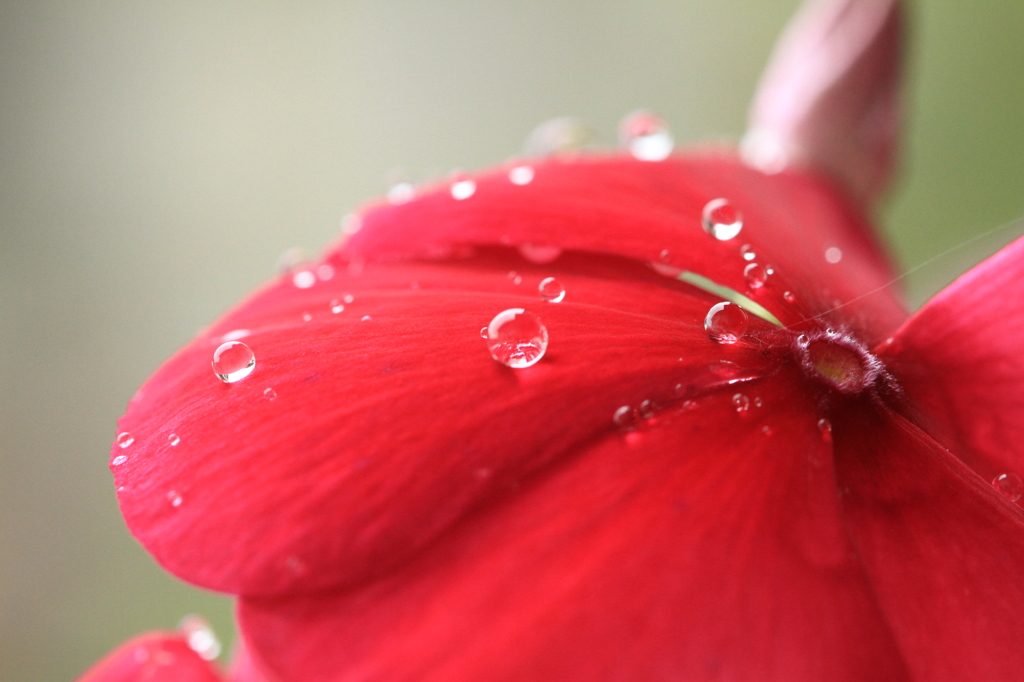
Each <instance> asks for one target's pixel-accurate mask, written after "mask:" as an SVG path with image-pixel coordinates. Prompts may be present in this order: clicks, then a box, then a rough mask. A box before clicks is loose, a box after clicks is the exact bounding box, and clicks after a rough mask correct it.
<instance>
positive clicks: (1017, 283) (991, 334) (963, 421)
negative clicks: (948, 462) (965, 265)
mask: <svg viewBox="0 0 1024 682" xmlns="http://www.w3.org/2000/svg"><path fill="white" fill-rule="evenodd" d="M1022 294H1024V240H1018V241H1016V242H1014V243H1013V244H1011V245H1010V246H1008V247H1006V248H1005V249H1003V250H1002V251H1001V252H999V253H998V254H996V255H995V256H993V257H992V258H990V259H989V260H987V261H986V262H984V263H982V264H981V265H979V266H978V267H976V268H974V269H973V270H971V271H970V272H968V273H967V274H965V275H963V276H962V277H960V279H958V280H957V281H956V282H954V283H953V284H952V285H950V286H949V287H948V288H946V289H945V290H944V291H942V292H941V293H940V294H939V295H937V296H936V297H935V298H934V299H932V300H931V301H929V302H928V303H927V304H926V305H925V306H924V307H923V308H922V309H921V310H920V311H919V312H918V313H916V314H915V315H914V316H913V317H912V318H911V319H910V320H908V321H907V323H906V324H905V325H904V326H903V327H902V328H901V329H900V330H899V331H898V332H897V333H896V334H895V335H894V337H893V339H892V340H891V342H889V343H887V344H886V345H885V346H883V347H882V348H881V349H880V351H879V354H880V356H881V357H882V359H883V360H884V362H885V363H886V364H887V365H888V366H889V367H890V368H891V369H892V371H893V373H894V374H895V375H896V376H898V377H899V378H900V381H901V383H902V385H903V388H904V390H905V391H906V393H907V396H908V397H909V398H910V401H909V402H910V403H911V404H913V405H915V406H916V407H917V408H918V409H919V412H918V413H916V414H915V415H914V418H915V421H919V422H920V423H922V424H924V426H925V428H927V430H928V431H929V432H930V433H931V434H933V435H934V436H935V438H936V439H937V440H938V441H939V442H941V443H945V444H947V445H948V446H949V447H950V448H952V450H953V452H954V453H955V454H956V455H957V456H959V457H960V458H961V459H963V460H964V461H965V462H966V463H967V464H968V465H969V466H971V467H972V468H974V469H975V471H977V472H978V473H979V474H980V475H981V476H982V478H984V479H985V480H988V481H991V480H992V479H993V478H994V477H996V476H998V475H1000V474H1003V473H1008V472H1009V473H1016V474H1021V475H1024V449H1022V447H1021V444H1022V443H1024V352H1022V348H1024V346H1022V343H1024V307H1022V306H1021V305H1020V301H1021V298H1022Z"/></svg>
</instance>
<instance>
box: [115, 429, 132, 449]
mask: <svg viewBox="0 0 1024 682" xmlns="http://www.w3.org/2000/svg"><path fill="white" fill-rule="evenodd" d="M134 442H135V436H133V435H132V434H130V433H128V432H127V431H122V432H121V433H119V434H117V447H119V448H122V449H124V448H126V447H128V446H129V445H131V444H132V443H134Z"/></svg>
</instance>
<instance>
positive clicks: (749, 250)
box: [740, 244, 757, 260]
mask: <svg viewBox="0 0 1024 682" xmlns="http://www.w3.org/2000/svg"><path fill="white" fill-rule="evenodd" d="M740 256H742V257H743V260H754V259H755V258H757V254H756V253H754V247H753V246H751V245H750V244H744V245H743V246H741V247H740Z"/></svg>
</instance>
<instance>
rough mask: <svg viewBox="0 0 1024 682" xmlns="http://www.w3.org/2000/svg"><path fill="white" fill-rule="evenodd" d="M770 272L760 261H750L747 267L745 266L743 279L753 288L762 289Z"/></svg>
mask: <svg viewBox="0 0 1024 682" xmlns="http://www.w3.org/2000/svg"><path fill="white" fill-rule="evenodd" d="M768 272H769V270H768V268H766V267H764V266H763V265H761V264H760V263H748V264H747V267H745V268H743V279H745V280H746V281H747V286H748V287H750V288H751V289H760V288H761V287H763V286H764V285H765V282H767V281H768Z"/></svg>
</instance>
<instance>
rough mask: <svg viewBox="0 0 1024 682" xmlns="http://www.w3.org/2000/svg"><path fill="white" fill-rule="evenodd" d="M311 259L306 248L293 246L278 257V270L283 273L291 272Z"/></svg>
mask: <svg viewBox="0 0 1024 682" xmlns="http://www.w3.org/2000/svg"><path fill="white" fill-rule="evenodd" d="M308 260H309V254H307V253H306V251H305V249H302V248H299V247H298V246H293V247H292V248H290V249H287V250H285V251H284V253H282V254H281V255H280V256H278V257H277V271H278V272H279V273H281V274H285V273H287V272H291V271H292V270H295V269H296V268H298V267H301V266H302V264H303V263H305V262H307V261H308Z"/></svg>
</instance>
